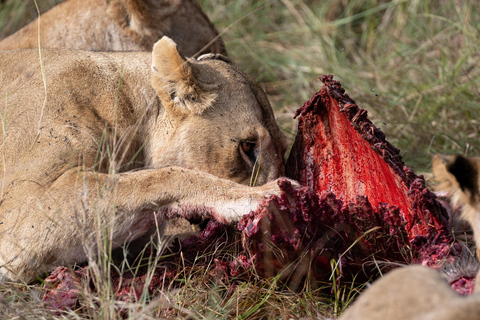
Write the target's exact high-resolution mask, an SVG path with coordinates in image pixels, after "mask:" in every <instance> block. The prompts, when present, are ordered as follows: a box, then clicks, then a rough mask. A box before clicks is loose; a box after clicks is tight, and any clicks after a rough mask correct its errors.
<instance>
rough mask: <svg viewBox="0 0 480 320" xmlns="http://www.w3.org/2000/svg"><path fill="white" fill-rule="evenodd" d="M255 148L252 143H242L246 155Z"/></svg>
mask: <svg viewBox="0 0 480 320" xmlns="http://www.w3.org/2000/svg"><path fill="white" fill-rule="evenodd" d="M254 146H255V144H254V143H252V142H246V141H244V142H242V149H243V152H245V153H246V154H248V153H249V152H250V151H251V150H252V149H253V147H254Z"/></svg>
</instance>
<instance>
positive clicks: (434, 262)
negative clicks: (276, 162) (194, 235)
mask: <svg viewBox="0 0 480 320" xmlns="http://www.w3.org/2000/svg"><path fill="white" fill-rule="evenodd" d="M321 80H322V82H323V84H324V85H323V87H322V88H321V89H320V91H319V92H317V93H315V94H314V95H313V96H312V98H311V99H310V100H309V101H307V102H305V103H304V105H303V106H302V107H301V108H300V109H299V110H298V111H297V113H296V116H299V131H298V133H297V136H296V140H295V143H294V145H293V148H292V151H291V153H290V156H289V158H288V161H287V167H286V171H287V175H288V176H289V177H290V178H292V179H295V180H297V181H299V182H300V183H301V184H302V185H304V186H306V188H303V189H300V190H295V189H293V188H292V187H291V186H290V184H289V183H288V181H284V182H283V190H284V193H283V194H282V196H281V197H271V198H270V199H268V200H266V201H264V203H263V204H262V206H260V208H259V209H258V210H256V211H255V212H252V213H251V214H250V215H249V216H248V217H245V218H244V219H243V220H242V221H241V222H240V224H239V229H240V230H242V232H243V240H244V244H245V247H246V248H250V250H251V252H252V253H254V254H255V258H256V266H257V270H260V272H263V273H264V274H266V275H270V274H278V273H281V274H282V275H283V277H284V278H285V279H287V280H288V281H293V282H294V283H301V281H303V279H305V278H308V279H313V280H315V281H327V280H332V278H335V279H336V281H339V280H341V279H343V280H346V281H352V280H353V279H356V280H357V281H363V280H368V279H372V278H375V277H376V276H378V275H379V274H380V273H381V272H384V271H387V270H389V269H391V268H393V267H395V266H397V265H398V264H410V263H421V264H423V265H426V266H430V267H434V268H443V267H444V266H445V265H446V264H449V263H451V262H453V261H454V260H455V259H456V257H461V256H464V255H465V254H466V253H465V248H464V247H463V246H462V245H460V244H459V243H457V242H456V241H455V240H454V239H453V237H452V235H451V232H450V227H449V223H448V215H447V212H446V210H445V208H444V207H443V206H442V205H441V204H440V203H439V202H438V201H437V200H436V196H435V195H434V194H433V193H432V192H431V191H429V190H428V189H427V187H426V186H425V180H424V178H423V177H422V176H417V175H415V173H414V172H413V171H412V170H411V169H409V168H407V167H405V166H404V163H403V162H402V156H401V155H400V151H399V150H398V149H397V148H395V147H394V146H392V145H391V144H390V143H389V142H388V141H386V140H385V135H384V133H383V132H382V131H380V130H379V129H378V128H376V127H375V126H374V125H373V123H372V122H371V121H370V120H369V119H368V118H367V112H366V111H365V110H362V109H360V108H359V107H358V106H357V105H356V103H355V101H354V100H352V99H351V98H350V97H349V96H348V95H346V94H345V90H344V89H343V88H342V87H341V85H340V83H339V82H338V81H334V80H333V77H332V76H324V77H322V78H321ZM452 281H453V280H452ZM452 283H453V282H452ZM462 283H464V282H462ZM464 285H465V286H467V287H468V289H467V291H470V289H471V288H472V287H473V282H472V281H466V282H465V283H464ZM459 291H465V290H464V289H463V288H462V289H460V290H459Z"/></svg>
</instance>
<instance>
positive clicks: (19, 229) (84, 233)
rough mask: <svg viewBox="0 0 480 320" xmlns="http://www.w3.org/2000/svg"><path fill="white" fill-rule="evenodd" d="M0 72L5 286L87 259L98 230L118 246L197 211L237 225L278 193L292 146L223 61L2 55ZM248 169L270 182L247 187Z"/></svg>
mask: <svg viewBox="0 0 480 320" xmlns="http://www.w3.org/2000/svg"><path fill="white" fill-rule="evenodd" d="M152 56H153V59H152ZM0 66H1V70H2V72H1V73H0V105H1V106H2V107H1V116H2V118H1V120H2V127H3V128H4V133H3V145H2V179H1V182H2V189H1V192H2V194H1V195H2V197H1V202H0V277H1V278H2V279H4V280H5V279H13V280H25V281H29V280H32V279H34V278H35V277H37V276H39V275H40V274H41V272H43V271H45V270H50V269H51V268H52V267H54V266H56V265H60V264H72V263H77V262H81V261H84V260H85V259H86V252H87V251H88V250H92V248H93V250H94V248H95V244H96V243H97V242H96V241H98V238H99V237H101V235H102V230H104V229H105V228H106V229H107V230H110V232H111V238H112V241H113V245H114V247H117V246H119V245H121V244H123V243H124V242H125V241H128V240H132V239H135V238H138V237H139V236H141V235H142V234H143V233H145V232H146V230H147V229H148V228H149V227H151V226H152V225H155V219H157V220H158V222H161V221H162V220H164V219H167V218H171V217H174V216H176V215H180V216H182V215H185V214H186V213H190V214H191V213H192V209H193V208H197V209H198V212H199V214H200V215H202V216H203V217H204V218H208V217H214V218H216V219H218V220H220V221H224V222H226V223H232V222H235V221H238V220H239V219H240V218H241V217H242V216H243V215H245V214H247V213H249V212H250V211H251V210H253V209H255V208H256V207H257V206H258V204H259V203H260V201H262V199H263V198H264V197H265V196H268V195H271V194H279V187H278V185H277V182H275V181H273V182H270V183H267V182H268V181H271V180H272V179H275V178H277V177H279V176H280V175H282V174H283V170H284V169H283V155H284V153H285V150H286V141H285V139H284V138H283V136H282V134H281V133H280V131H279V129H278V126H277V125H276V122H275V119H274V116H273V112H272V109H271V107H270V105H269V103H268V100H267V98H266V95H265V93H264V92H263V91H262V90H261V89H260V88H259V87H258V85H257V84H255V83H254V82H252V81H251V80H250V79H249V78H248V77H246V76H245V74H243V73H242V72H241V71H239V70H238V69H237V67H235V66H234V65H232V64H230V63H227V62H225V61H223V60H222V59H208V58H202V59H199V60H195V59H187V60H185V59H183V58H182V56H181V55H180V54H179V53H178V51H177V50H176V47H175V43H174V42H173V41H172V40H170V39H168V38H163V39H162V40H160V41H159V43H158V44H156V45H155V47H154V50H153V53H147V52H145V53H143V52H99V53H95V52H87V51H76V50H47V49H45V50H43V51H42V56H41V60H40V57H39V55H38V50H35V49H27V50H13V51H4V52H1V53H0ZM42 70H44V72H45V83H44V81H43V76H42ZM172 72H173V74H172ZM152 82H153V84H154V85H153V87H152ZM45 84H46V86H45ZM165 88H168V92H165V91H164V90H165ZM191 92H195V93H196V94H197V96H196V97H197V99H195V101H194V100H192V96H188V94H190V93H191ZM185 94H187V96H185ZM187 100H188V107H187V108H185V103H183V102H185V101H187ZM178 101H180V102H178ZM182 101H183V102H182ZM167 106H168V107H167ZM244 141H249V142H251V143H254V147H253V149H252V150H251V152H252V153H251V154H250V156H251V157H255V158H256V159H258V160H259V161H258V162H257V164H256V165H255V164H254V163H253V162H255V161H254V160H253V161H247V160H248V159H247V160H246V159H245V152H243V151H241V146H242V142H244ZM254 167H255V168H256V169H258V177H257V180H256V182H257V185H261V184H264V183H267V184H265V185H263V186H260V187H248V186H246V184H249V183H250V180H251V177H252V171H254ZM255 174H256V173H255ZM227 179H228V180H227ZM99 232H100V233H99Z"/></svg>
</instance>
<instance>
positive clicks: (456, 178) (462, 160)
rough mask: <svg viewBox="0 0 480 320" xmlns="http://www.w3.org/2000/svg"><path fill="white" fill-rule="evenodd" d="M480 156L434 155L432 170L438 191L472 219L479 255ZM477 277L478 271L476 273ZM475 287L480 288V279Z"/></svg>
mask: <svg viewBox="0 0 480 320" xmlns="http://www.w3.org/2000/svg"><path fill="white" fill-rule="evenodd" d="M479 168H480V158H469V157H463V156H460V155H454V156H444V155H436V156H434V157H433V161H432V170H433V175H434V176H435V180H437V181H438V183H439V184H438V185H437V186H436V188H435V189H436V190H437V191H441V192H445V193H446V194H447V195H448V196H449V197H450V199H451V202H452V204H453V205H454V206H460V207H461V211H462V218H463V219H465V220H466V221H468V222H469V224H470V226H471V227H472V229H473V235H474V239H475V243H476V244H477V258H479V257H480V250H479V249H480V190H479V181H478V177H479V173H478V170H479ZM477 277H478V275H477ZM477 284H478V285H476V286H475V291H480V281H478V282H477Z"/></svg>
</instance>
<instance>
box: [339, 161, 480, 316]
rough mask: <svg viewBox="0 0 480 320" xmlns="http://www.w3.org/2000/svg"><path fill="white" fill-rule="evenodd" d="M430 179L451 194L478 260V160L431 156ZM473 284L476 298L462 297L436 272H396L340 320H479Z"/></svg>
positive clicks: (479, 290)
mask: <svg viewBox="0 0 480 320" xmlns="http://www.w3.org/2000/svg"><path fill="white" fill-rule="evenodd" d="M433 173H434V176H435V178H436V179H437V180H438V181H439V185H438V186H437V187H436V189H437V190H439V191H445V192H447V193H448V194H450V195H451V199H452V202H453V204H454V205H460V206H462V217H463V218H464V219H465V220H467V221H468V222H469V223H470V225H471V226H472V228H473V232H474V238H475V243H476V244H477V257H478V253H479V250H478V245H479V244H480V180H479V178H480V158H466V157H462V156H435V157H434V158H433ZM464 263H471V261H465V262H462V261H459V262H457V263H456V265H457V266H458V268H459V269H460V270H458V271H459V272H462V270H467V269H468V266H466V265H462V264H464ZM476 279H477V281H476V282H475V292H474V293H473V294H472V295H471V296H468V297H462V296H460V295H458V294H457V293H456V292H455V291H454V290H453V289H452V288H451V287H450V285H449V284H448V282H447V281H446V279H445V278H444V277H443V276H442V275H441V274H440V273H439V272H438V271H435V270H432V269H429V268H426V267H422V266H409V267H405V268H400V269H398V270H394V271H392V272H391V273H389V274H387V275H386V276H385V277H384V278H382V279H380V280H378V281H376V282H375V283H374V284H373V285H372V287H371V288H369V289H367V290H366V291H365V293H363V294H362V295H361V296H360V298H359V299H358V301H356V302H355V303H354V304H353V306H352V307H351V308H350V309H349V310H347V311H346V312H345V313H344V314H343V316H342V317H340V319H341V320H361V319H369V320H377V319H378V320H384V319H389V320H397V319H398V320H405V319H435V320H471V319H480V281H479V280H478V279H479V274H477V277H476Z"/></svg>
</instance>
